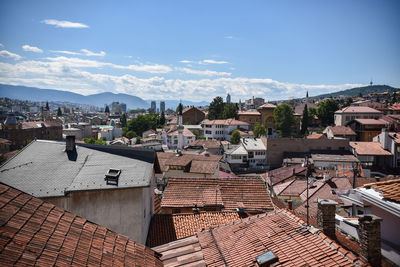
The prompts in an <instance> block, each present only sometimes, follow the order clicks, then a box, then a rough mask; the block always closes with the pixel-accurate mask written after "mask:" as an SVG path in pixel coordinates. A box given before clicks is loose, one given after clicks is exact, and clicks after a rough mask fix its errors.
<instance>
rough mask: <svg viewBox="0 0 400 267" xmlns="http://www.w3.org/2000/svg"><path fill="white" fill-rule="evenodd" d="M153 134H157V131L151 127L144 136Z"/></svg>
mask: <svg viewBox="0 0 400 267" xmlns="http://www.w3.org/2000/svg"><path fill="white" fill-rule="evenodd" d="M153 135H157V132H156V131H155V130H153V129H149V130H147V131H144V132H143V133H142V138H146V137H149V136H153Z"/></svg>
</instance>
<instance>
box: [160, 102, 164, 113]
mask: <svg viewBox="0 0 400 267" xmlns="http://www.w3.org/2000/svg"><path fill="white" fill-rule="evenodd" d="M163 111H165V101H160V112H163Z"/></svg>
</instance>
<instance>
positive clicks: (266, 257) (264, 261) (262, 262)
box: [256, 250, 279, 267]
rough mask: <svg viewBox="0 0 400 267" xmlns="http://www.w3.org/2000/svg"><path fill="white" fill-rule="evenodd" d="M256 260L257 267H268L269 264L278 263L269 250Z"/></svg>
mask: <svg viewBox="0 0 400 267" xmlns="http://www.w3.org/2000/svg"><path fill="white" fill-rule="evenodd" d="M256 260H257V264H258V266H260V267H266V266H270V265H271V264H273V263H275V262H277V261H279V259H278V257H277V256H276V255H275V254H274V253H273V252H272V251H271V250H268V251H267V252H265V253H264V254H261V255H260V256H258V257H257V258H256Z"/></svg>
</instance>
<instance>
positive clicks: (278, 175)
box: [263, 164, 306, 185]
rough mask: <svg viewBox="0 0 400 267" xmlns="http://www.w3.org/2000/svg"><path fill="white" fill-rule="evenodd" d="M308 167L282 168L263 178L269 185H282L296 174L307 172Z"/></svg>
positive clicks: (267, 173)
mask: <svg viewBox="0 0 400 267" xmlns="http://www.w3.org/2000/svg"><path fill="white" fill-rule="evenodd" d="M305 169H306V167H302V166H301V164H297V165H292V166H288V167H281V168H278V169H275V170H271V171H268V172H266V173H265V174H264V175H263V177H264V178H265V181H266V182H267V183H268V184H269V185H275V184H277V183H280V182H282V181H284V180H286V179H288V178H290V177H292V176H293V175H295V174H300V173H301V172H303V171H305Z"/></svg>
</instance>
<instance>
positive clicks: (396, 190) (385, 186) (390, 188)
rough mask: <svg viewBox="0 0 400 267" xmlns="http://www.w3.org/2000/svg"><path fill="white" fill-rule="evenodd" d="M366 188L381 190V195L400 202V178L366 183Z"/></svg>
mask: <svg viewBox="0 0 400 267" xmlns="http://www.w3.org/2000/svg"><path fill="white" fill-rule="evenodd" d="M363 187H364V188H367V189H368V188H373V189H375V190H377V191H379V192H381V196H382V197H383V198H385V199H390V200H394V201H397V202H400V180H399V179H395V180H389V181H383V182H376V183H370V184H365V185H364V186H363Z"/></svg>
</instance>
